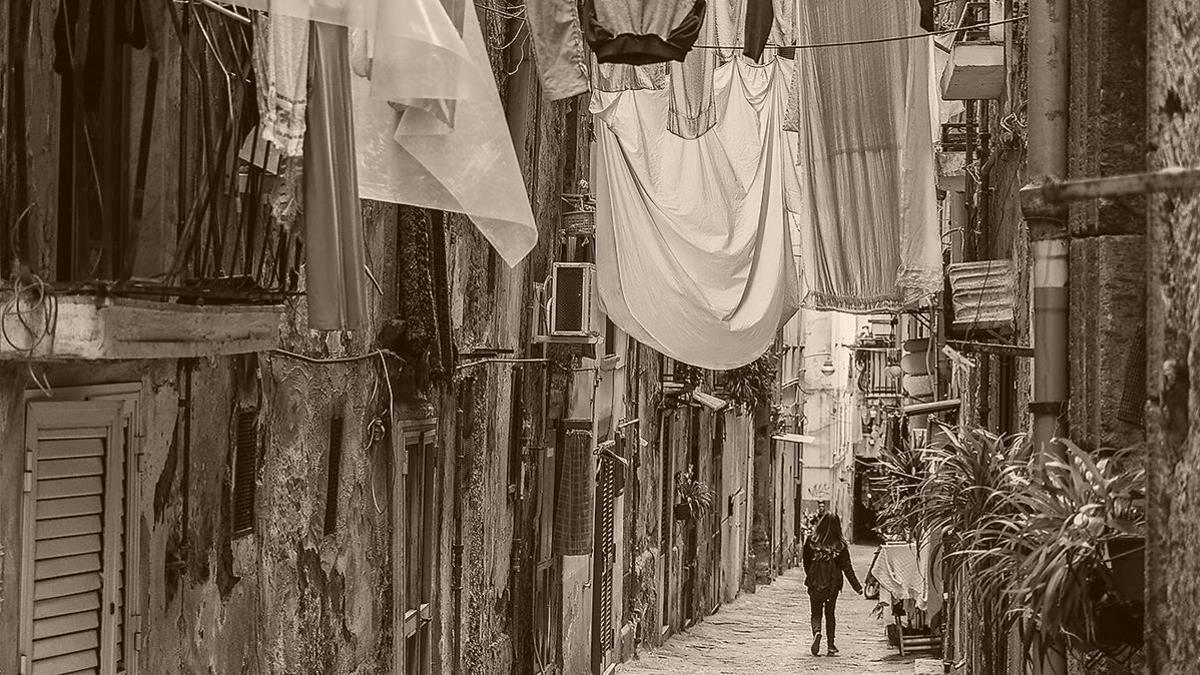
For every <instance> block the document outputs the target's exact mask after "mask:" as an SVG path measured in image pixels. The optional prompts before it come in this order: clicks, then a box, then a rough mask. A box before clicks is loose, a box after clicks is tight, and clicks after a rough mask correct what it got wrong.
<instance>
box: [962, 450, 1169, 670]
mask: <svg viewBox="0 0 1200 675" xmlns="http://www.w3.org/2000/svg"><path fill="white" fill-rule="evenodd" d="M1061 443H1062V444H1063V446H1064V448H1065V453H1064V457H1063V459H1062V460H1052V461H1048V462H1045V464H1044V466H1040V465H1034V464H1030V465H1028V466H1027V467H1026V468H1025V469H1023V470H1020V471H1018V472H1016V473H1015V474H1014V475H1013V476H1012V478H1013V480H1012V483H1011V485H1010V486H1008V487H1007V489H999V490H997V491H996V493H995V494H994V503H995V504H996V505H997V506H996V509H995V511H996V512H995V513H994V514H992V515H990V516H988V517H986V518H984V519H982V520H981V521H980V523H979V524H978V526H977V527H975V528H973V529H972V530H971V531H969V532H967V533H965V535H964V541H965V542H966V547H965V548H964V549H963V550H962V551H961V555H963V556H965V557H967V558H968V559H969V560H970V561H971V565H972V569H973V570H975V571H977V574H976V575H975V577H974V578H973V582H975V583H976V584H978V588H979V589H980V591H981V592H984V593H992V594H996V595H997V596H1001V597H1003V598H1004V601H1005V604H1006V605H1007V609H1006V616H1005V625H1006V626H1007V627H1013V626H1015V627H1017V628H1018V629H1020V631H1021V634H1022V641H1023V642H1024V645H1025V647H1026V651H1027V652H1029V651H1030V649H1031V648H1032V647H1033V646H1034V645H1035V643H1036V644H1037V645H1040V646H1041V648H1042V650H1043V651H1044V650H1045V649H1048V648H1050V646H1052V645H1055V644H1058V642H1059V638H1060V636H1065V638H1066V639H1067V640H1068V641H1069V642H1071V643H1073V644H1075V645H1077V646H1082V647H1084V648H1096V647H1098V646H1100V645H1099V643H1101V642H1104V640H1101V639H1098V638H1099V633H1098V632H1097V629H1098V625H1097V621H1096V617H1097V615H1098V613H1099V612H1100V611H1101V610H1106V609H1108V608H1112V607H1113V606H1115V605H1119V604H1120V603H1119V601H1118V600H1117V599H1116V598H1115V594H1114V591H1113V580H1112V570H1111V569H1110V567H1109V561H1108V559H1107V542H1109V541H1111V540H1113V539H1117V538H1128V537H1141V536H1144V531H1145V508H1144V495H1145V480H1146V473H1145V464H1144V461H1143V460H1142V458H1141V457H1140V454H1141V452H1140V449H1139V448H1131V449H1128V450H1125V451H1120V452H1118V453H1116V454H1114V455H1112V456H1110V457H1106V458H1101V459H1097V457H1096V456H1093V454H1092V453H1089V452H1087V451H1085V450H1083V449H1081V448H1080V447H1079V446H1077V445H1076V444H1074V443H1072V442H1070V441H1068V440H1062V441H1061Z"/></svg>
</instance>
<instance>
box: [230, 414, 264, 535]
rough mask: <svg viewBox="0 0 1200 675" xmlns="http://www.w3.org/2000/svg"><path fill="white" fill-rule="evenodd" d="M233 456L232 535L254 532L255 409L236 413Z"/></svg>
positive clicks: (256, 442) (256, 448) (256, 449)
mask: <svg viewBox="0 0 1200 675" xmlns="http://www.w3.org/2000/svg"><path fill="white" fill-rule="evenodd" d="M236 434H237V436H236V438H235V439H234V440H235V443H234V446H235V447H234V457H233V509H232V510H233V534H234V536H235V537H237V536H242V535H245V534H249V533H251V532H253V531H254V492H255V474H256V473H257V471H258V409H257V408H247V409H244V410H239V411H238V412H237V429H236Z"/></svg>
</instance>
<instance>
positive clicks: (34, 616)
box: [20, 401, 125, 674]
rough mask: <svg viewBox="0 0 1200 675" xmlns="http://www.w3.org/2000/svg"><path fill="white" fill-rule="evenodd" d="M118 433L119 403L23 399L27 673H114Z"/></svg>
mask: <svg viewBox="0 0 1200 675" xmlns="http://www.w3.org/2000/svg"><path fill="white" fill-rule="evenodd" d="M124 433H125V431H124V422H123V419H122V406H121V404H120V403H119V402H115V401H93V402H62V403H59V402H54V403H49V402H35V403H30V404H29V406H28V412H27V416H26V427H25V443H26V458H27V462H26V473H27V476H26V486H27V488H28V491H27V492H26V494H25V500H24V505H23V513H22V521H23V522H22V525H23V553H24V557H23V563H22V571H21V580H22V586H21V592H22V602H21V630H20V640H21V652H22V654H23V655H25V657H26V658H27V662H28V664H29V668H28V670H29V672H30V673H76V672H84V673H88V672H92V673H102V674H112V673H116V672H117V671H116V664H117V661H118V659H119V658H120V652H119V649H120V648H121V644H120V640H119V638H118V635H119V630H120V628H121V616H122V614H123V607H122V595H121V594H122V589H121V586H122V583H121V576H122V575H121V574H120V573H119V571H120V570H121V567H122V555H123V551H122V541H121V540H122V539H123V536H122V533H123V530H124V523H123V512H124V500H125V481H124V472H125V466H124V449H125V448H124V445H125V438H124Z"/></svg>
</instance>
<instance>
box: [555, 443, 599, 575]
mask: <svg viewBox="0 0 1200 675" xmlns="http://www.w3.org/2000/svg"><path fill="white" fill-rule="evenodd" d="M559 461H560V462H562V473H561V477H560V479H559V482H558V496H557V500H556V504H555V508H554V543H553V548H554V552H555V553H557V554H558V555H588V554H590V553H591V552H592V542H593V539H592V536H593V532H592V518H593V516H594V515H595V494H596V462H595V460H594V459H593V457H592V432H591V431H590V430H586V429H569V430H567V432H566V434H565V435H564V443H563V447H562V448H561V454H560V456H559Z"/></svg>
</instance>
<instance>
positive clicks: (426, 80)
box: [229, 0, 537, 266]
mask: <svg viewBox="0 0 1200 675" xmlns="http://www.w3.org/2000/svg"><path fill="white" fill-rule="evenodd" d="M229 2H230V3H231V4H235V5H240V6H243V7H248V8H251V9H256V10H262V11H269V12H271V13H272V14H278V15H283V16H293V17H298V18H302V19H309V20H313V21H319V22H323V23H331V24H335V25H339V26H348V27H349V28H350V29H351V36H352V42H353V46H352V54H351V64H352V66H353V69H354V72H355V74H356V75H357V76H358V77H354V78H352V79H353V82H352V90H353V103H354V132H355V140H356V146H357V151H358V180H359V184H358V191H359V196H360V197H363V198H366V199H378V200H381V201H387V202H393V203H399V204H411V205H414V206H423V207H427V208H435V209H442V210H446V211H456V212H459V213H465V214H467V215H468V216H470V217H471V220H472V221H473V222H474V223H475V225H476V226H477V227H478V228H479V230H480V231H481V232H482V233H483V234H484V236H485V237H487V239H488V241H490V242H491V244H492V245H493V246H494V247H495V248H496V250H497V252H499V253H500V255H501V256H502V257H503V258H504V260H505V261H506V262H507V263H508V264H509V265H512V266H515V265H516V264H517V263H518V262H520V261H521V259H522V258H524V256H525V254H526V253H528V252H529V250H530V249H532V248H533V246H534V245H535V244H536V243H537V226H536V225H535V223H534V220H533V211H532V209H531V208H530V205H529V196H528V194H527V192H526V191H525V183H524V179H523V177H522V175H521V170H520V166H519V165H518V164H517V158H516V152H515V150H514V148H513V145H512V138H511V136H510V135H509V131H508V124H507V122H506V119H505V116H504V108H503V107H502V106H501V104H500V96H499V93H498V91H497V89H496V81H495V78H494V76H493V74H492V70H491V65H490V62H489V61H488V57H487V50H486V48H485V47H484V44H483V34H482V32H481V30H480V26H479V19H478V17H477V15H476V12H475V5H474V3H472V2H469V1H467V2H463V3H462V5H461V10H462V23H461V31H460V30H459V28H458V27H457V26H456V23H455V21H454V20H453V19H452V18H451V17H450V15H449V14H448V13H447V12H446V9H445V8H444V7H443V5H442V3H441V2H440V0H386V1H385V0H229Z"/></svg>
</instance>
